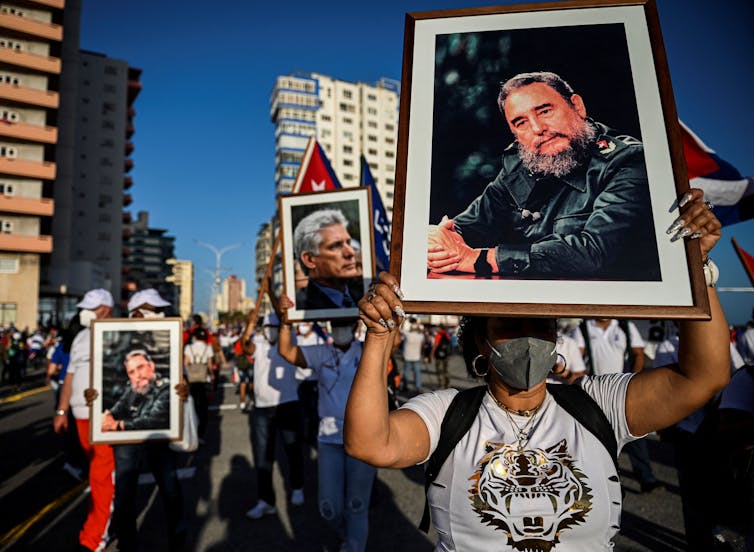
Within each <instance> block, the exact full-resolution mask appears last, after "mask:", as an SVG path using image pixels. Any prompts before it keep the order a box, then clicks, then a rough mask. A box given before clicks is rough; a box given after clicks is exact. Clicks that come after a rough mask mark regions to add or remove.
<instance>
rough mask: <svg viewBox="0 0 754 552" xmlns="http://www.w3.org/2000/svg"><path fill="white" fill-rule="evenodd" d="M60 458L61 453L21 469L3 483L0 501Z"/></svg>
mask: <svg viewBox="0 0 754 552" xmlns="http://www.w3.org/2000/svg"><path fill="white" fill-rule="evenodd" d="M62 456H63V452H62V451H61V452H58V453H57V454H56V455H55V456H53V457H52V458H49V459H48V460H45V461H44V462H40V463H39V464H35V463H32V464H30V465H28V466H26V467H24V468H21V471H18V472H16V473H15V474H14V475H13V477H12V478H11V479H9V480H6V481H5V482H4V485H3V486H2V492H0V499H3V498H5V497H6V496H7V495H9V494H10V493H12V492H13V491H15V490H16V489H18V488H19V487H20V486H21V485H23V484H24V483H26V482H27V481H28V480H29V479H32V478H33V477H35V476H36V475H37V474H38V473H40V472H41V471H42V470H43V469H45V468H46V467H47V466H49V465H50V464H52V463H53V462H54V461H55V460H57V459H58V458H60V457H62Z"/></svg>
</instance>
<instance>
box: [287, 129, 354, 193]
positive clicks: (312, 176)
mask: <svg viewBox="0 0 754 552" xmlns="http://www.w3.org/2000/svg"><path fill="white" fill-rule="evenodd" d="M341 187H342V186H341V185H340V182H339V181H338V177H337V176H335V171H333V170H332V166H330V161H328V160H327V156H326V155H325V152H324V150H323V149H322V146H320V145H319V142H317V140H316V139H315V138H314V136H312V137H310V138H309V141H308V142H307V143H306V150H304V157H303V158H302V159H301V166H300V167H299V169H298V174H297V175H296V182H295V183H294V184H293V190H292V191H291V193H292V194H302V193H306V192H323V191H325V190H337V189H339V188H341Z"/></svg>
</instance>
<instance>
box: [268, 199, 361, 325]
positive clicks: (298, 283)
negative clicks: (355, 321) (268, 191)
mask: <svg viewBox="0 0 754 552" xmlns="http://www.w3.org/2000/svg"><path fill="white" fill-rule="evenodd" d="M279 202H280V204H279V211H278V212H279V213H280V225H281V236H282V255H283V280H284V288H283V290H284V293H285V294H286V295H288V297H290V298H291V299H292V300H293V302H294V307H293V308H291V309H289V310H288V312H287V313H286V315H287V318H288V320H290V321H301V320H333V319H339V318H340V319H342V318H353V317H356V316H358V308H357V307H356V304H357V303H358V301H359V299H361V297H362V296H363V295H364V293H365V292H366V289H367V288H368V287H369V285H370V284H371V282H372V279H373V277H374V271H375V268H374V244H373V232H372V217H371V200H370V194H369V188H368V187H359V188H348V189H341V190H334V191H328V192H314V193H309V194H296V195H290V196H283V197H281V198H280V199H279Z"/></svg>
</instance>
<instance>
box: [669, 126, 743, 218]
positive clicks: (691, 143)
mask: <svg viewBox="0 0 754 552" xmlns="http://www.w3.org/2000/svg"><path fill="white" fill-rule="evenodd" d="M679 122H680V121H679ZM681 137H682V140H683V153H684V156H685V157H686V166H687V168H688V171H689V179H690V180H691V186H692V187H693V188H701V189H702V190H704V197H705V199H707V200H708V201H711V202H712V203H713V204H714V205H715V209H714V211H715V215H716V216H717V218H718V219H720V222H721V223H722V225H723V226H727V225H730V224H735V223H737V222H741V221H744V220H747V219H750V218H754V178H751V177H745V176H741V173H740V172H738V170H737V169H736V168H735V167H733V165H731V164H730V163H728V162H727V161H725V160H723V159H721V158H720V157H719V156H718V155H717V154H716V153H715V151H714V150H712V149H711V148H710V147H708V146H707V145H706V144H705V143H704V142H702V140H701V139H700V138H699V137H698V136H697V135H696V134H694V133H693V132H692V131H691V130H690V129H689V128H688V127H687V126H686V125H684V124H683V122H681Z"/></svg>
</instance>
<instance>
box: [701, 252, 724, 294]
mask: <svg viewBox="0 0 754 552" xmlns="http://www.w3.org/2000/svg"><path fill="white" fill-rule="evenodd" d="M702 268H703V270H704V281H705V282H706V283H707V285H708V286H709V287H715V286H716V285H717V279H718V278H719V277H720V269H719V268H717V265H716V264H715V263H713V262H712V259H710V258H709V257H707V258H706V259H705V261H704V264H703V265H702Z"/></svg>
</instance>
